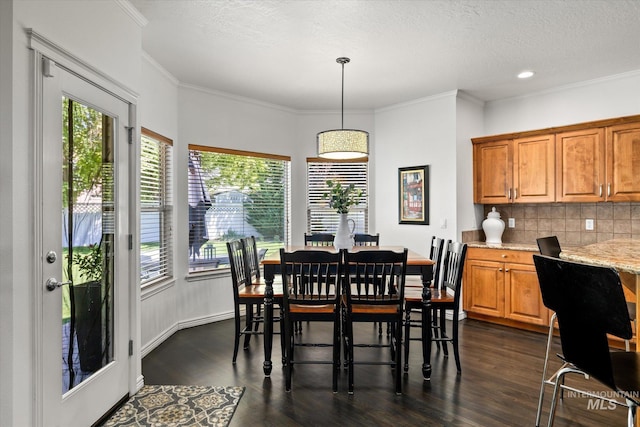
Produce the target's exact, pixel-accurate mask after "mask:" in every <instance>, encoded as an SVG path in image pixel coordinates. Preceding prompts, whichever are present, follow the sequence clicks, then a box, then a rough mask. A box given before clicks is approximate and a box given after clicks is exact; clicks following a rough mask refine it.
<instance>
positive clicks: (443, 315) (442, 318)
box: [438, 308, 449, 357]
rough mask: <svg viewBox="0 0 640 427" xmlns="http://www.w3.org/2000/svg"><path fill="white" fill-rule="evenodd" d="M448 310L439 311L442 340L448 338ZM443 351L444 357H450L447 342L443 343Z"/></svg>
mask: <svg viewBox="0 0 640 427" xmlns="http://www.w3.org/2000/svg"><path fill="white" fill-rule="evenodd" d="M446 314H447V310H445V309H444V308H439V309H438V318H439V320H438V322H439V323H440V325H439V326H440V338H442V339H446V338H447V337H448V335H447V322H446V320H447V316H446ZM442 351H444V356H445V357H449V349H448V348H447V342H446V341H442Z"/></svg>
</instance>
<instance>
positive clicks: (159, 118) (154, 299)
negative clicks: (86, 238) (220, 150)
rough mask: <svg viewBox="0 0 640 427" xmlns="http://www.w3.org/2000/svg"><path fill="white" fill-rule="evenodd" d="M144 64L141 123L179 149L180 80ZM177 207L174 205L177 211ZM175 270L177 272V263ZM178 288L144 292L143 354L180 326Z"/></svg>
mask: <svg viewBox="0 0 640 427" xmlns="http://www.w3.org/2000/svg"><path fill="white" fill-rule="evenodd" d="M141 65H142V76H143V78H142V83H141V85H140V100H139V103H138V123H139V125H140V126H141V127H145V128H147V129H149V130H152V131H153V132H157V133H159V134H161V135H162V136H165V137H167V138H169V139H171V140H172V141H173V143H174V150H179V144H180V141H179V139H178V81H177V80H176V79H175V78H174V77H173V76H172V75H170V74H169V73H167V72H166V70H164V69H163V68H162V67H160V66H159V65H158V64H157V63H156V62H155V61H154V60H153V58H151V57H149V56H148V55H147V54H143V60H142V64H141ZM182 151H184V150H182ZM174 160H175V159H174ZM172 178H173V188H174V194H177V193H178V192H179V189H180V183H179V182H178V180H177V179H176V176H175V174H173V175H172ZM176 210H177V209H176V208H175V206H174V212H176ZM173 222H174V224H173V229H174V230H176V229H177V227H176V223H177V222H176V218H175V215H174V218H173ZM175 237H176V236H174V238H175ZM174 272H177V270H176V268H175V265H174ZM185 274H186V273H185V272H181V274H180V276H179V277H184V276H185ZM178 291H179V289H178V287H177V286H176V281H175V280H172V281H171V282H170V283H167V284H164V285H163V286H162V287H161V288H160V289H158V288H152V289H150V290H145V291H143V292H142V298H141V299H142V301H141V307H140V317H141V321H140V325H141V326H140V328H141V331H140V341H141V346H142V355H143V356H144V355H145V354H146V353H148V352H149V351H150V350H151V349H152V348H154V347H155V346H157V345H158V344H160V343H161V342H162V341H163V340H164V339H166V338H167V336H169V335H170V334H171V333H173V332H175V331H176V330H177V327H178V324H179V321H180V319H179V317H178V304H177V303H176V302H177V301H179V299H180V298H179V292H178Z"/></svg>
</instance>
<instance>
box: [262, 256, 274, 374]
mask: <svg viewBox="0 0 640 427" xmlns="http://www.w3.org/2000/svg"><path fill="white" fill-rule="evenodd" d="M273 278H274V271H273V270H272V269H270V268H266V266H265V269H264V281H265V284H266V289H265V292H264V364H263V367H262V369H263V370H264V375H265V376H266V377H269V376H271V370H272V368H273V364H272V363H271V349H272V347H273Z"/></svg>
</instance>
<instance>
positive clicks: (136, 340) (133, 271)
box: [27, 29, 143, 427]
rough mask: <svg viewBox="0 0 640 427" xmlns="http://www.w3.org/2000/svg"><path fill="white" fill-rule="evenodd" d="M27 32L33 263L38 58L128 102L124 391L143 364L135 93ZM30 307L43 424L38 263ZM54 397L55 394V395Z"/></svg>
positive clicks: (133, 387)
mask: <svg viewBox="0 0 640 427" xmlns="http://www.w3.org/2000/svg"><path fill="white" fill-rule="evenodd" d="M27 35H28V38H29V48H30V49H31V51H32V52H31V70H32V76H31V82H32V85H31V93H32V98H31V109H30V110H31V113H32V118H33V120H32V147H33V150H34V151H33V152H34V155H33V171H34V177H33V178H34V181H33V182H34V189H33V190H34V191H33V195H34V199H33V203H34V235H33V236H34V243H33V259H34V260H35V261H36V265H38V266H39V265H41V262H42V258H43V255H42V254H43V250H44V249H43V241H42V224H43V222H42V221H43V216H44V212H43V208H42V206H40V204H39V203H40V200H42V185H41V183H42V173H43V164H42V157H41V156H40V155H39V153H41V152H42V144H43V141H44V140H43V126H44V123H43V114H42V113H43V111H42V106H43V102H44V100H43V87H42V81H43V78H44V77H45V76H46V73H47V70H46V69H43V66H42V64H43V62H45V61H43V59H44V58H48V59H50V60H52V61H54V62H55V63H56V64H58V65H59V66H61V67H63V68H64V69H66V70H68V71H69V72H71V73H73V74H75V75H76V76H78V77H79V78H81V79H83V80H85V81H87V82H89V83H91V84H92V85H94V86H96V87H98V88H100V89H101V90H103V91H105V92H107V93H109V94H111V95H113V96H115V97H116V98H119V99H120V100H122V101H124V102H125V103H127V104H129V126H130V127H131V128H132V129H131V131H130V138H131V141H130V147H129V151H130V154H131V161H130V162H129V171H128V172H129V180H130V182H129V183H128V186H129V198H128V200H126V201H124V204H126V205H127V206H128V212H129V214H128V215H129V217H128V222H129V231H128V233H127V234H130V235H131V236H135V237H132V244H131V246H132V249H131V250H130V251H129V257H128V264H129V275H128V283H129V284H131V285H130V286H127V289H128V290H129V307H128V316H129V339H130V340H131V341H132V343H133V345H132V355H131V356H130V357H129V359H128V367H129V369H128V371H129V374H128V389H129V390H128V391H129V394H130V395H133V394H135V393H136V392H137V391H138V390H139V389H140V388H141V387H142V385H143V377H142V368H141V353H140V336H141V335H140V315H139V312H140V286H139V285H136V284H139V276H140V274H139V263H138V261H137V260H138V259H139V247H138V245H136V244H135V243H134V242H135V241H137V236H138V227H139V226H138V222H139V221H138V212H139V202H138V200H139V197H138V186H137V185H136V184H135V183H137V182H138V175H139V172H138V170H139V167H138V163H139V161H137V160H136V159H139V144H138V143H137V141H138V139H139V138H138V137H137V135H138V134H139V127H138V125H137V120H136V118H137V116H136V104H137V98H138V95H137V94H136V93H135V92H133V91H131V90H130V89H128V88H127V87H125V86H124V85H122V84H120V83H118V82H117V81H115V80H113V79H112V78H110V77H109V76H107V75H105V74H104V73H102V72H101V71H99V70H97V69H95V68H93V67H92V66H90V65H88V64H86V63H85V62H83V61H82V60H80V59H79V58H77V57H75V56H74V55H72V54H71V53H69V52H68V51H66V50H65V49H63V48H61V47H60V46H58V45H56V44H55V43H53V42H51V41H50V40H48V39H46V38H45V37H43V36H42V35H40V34H38V33H36V32H35V31H33V30H31V29H28V30H27ZM34 279H35V281H34V283H33V286H34V289H33V291H34V292H33V296H34V311H33V315H34V317H33V321H34V323H33V324H34V326H35V328H34V330H33V332H32V342H33V346H34V349H35V351H34V354H33V356H32V366H33V372H34V385H35V387H34V392H35V404H34V409H35V411H34V412H35V413H34V417H33V421H34V425H35V426H38V427H40V426H45V425H46V424H45V420H43V402H44V399H46V398H51V396H44V392H43V390H44V383H43V382H44V375H43V372H42V366H43V360H44V358H45V357H48V355H46V354H44V348H43V345H42V342H43V330H42V321H43V313H42V305H43V297H42V295H43V293H42V288H43V286H44V285H43V284H44V282H45V278H44V277H43V274H42V269H41V268H40V267H38V268H36V269H35V274H34ZM54 398H59V396H54Z"/></svg>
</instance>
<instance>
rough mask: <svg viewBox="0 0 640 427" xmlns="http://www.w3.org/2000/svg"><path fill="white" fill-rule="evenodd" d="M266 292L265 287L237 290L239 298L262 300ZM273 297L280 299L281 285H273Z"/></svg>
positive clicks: (248, 286) (247, 287) (248, 287)
mask: <svg viewBox="0 0 640 427" xmlns="http://www.w3.org/2000/svg"><path fill="white" fill-rule="evenodd" d="M266 291H267V285H247V286H245V287H244V288H240V289H238V297H239V298H264V295H265V292H266ZM273 297H274V298H282V283H280V284H277V283H274V284H273Z"/></svg>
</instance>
